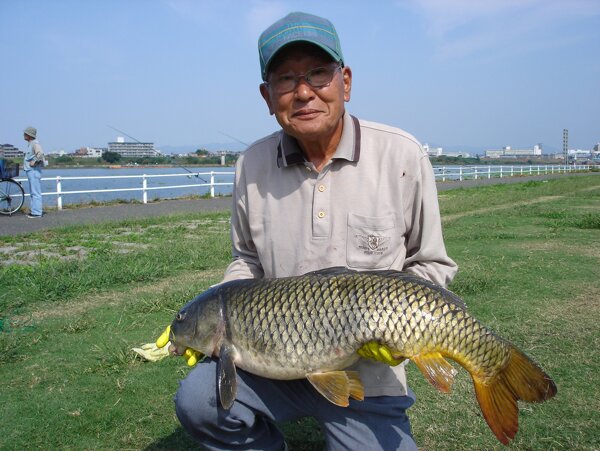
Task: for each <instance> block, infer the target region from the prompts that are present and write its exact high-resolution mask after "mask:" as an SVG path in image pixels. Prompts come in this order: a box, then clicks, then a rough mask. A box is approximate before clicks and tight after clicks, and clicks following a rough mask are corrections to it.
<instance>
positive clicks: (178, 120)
mask: <svg viewBox="0 0 600 451" xmlns="http://www.w3.org/2000/svg"><path fill="white" fill-rule="evenodd" d="M291 11H305V12H310V13H313V14H317V15H321V16H324V17H327V18H328V19H330V20H331V21H332V22H333V23H334V24H335V26H336V28H337V30H338V33H339V35H340V39H341V41H342V48H343V52H344V56H345V60H346V63H347V65H349V66H350V67H351V68H352V70H353V75H354V81H353V89H352V99H351V101H350V103H348V104H347V108H348V110H349V111H350V112H351V113H352V114H354V115H356V116H358V117H360V118H363V119H367V120H372V121H377V122H384V123H387V124H389V125H393V126H396V127H400V128H403V129H405V130H407V131H408V132H410V133H412V134H413V135H415V136H416V137H417V138H418V139H419V140H420V141H421V142H423V143H429V144H431V145H435V146H442V147H444V148H445V149H448V150H468V151H472V152H483V151H484V150H485V149H492V148H500V147H502V146H505V145H510V146H512V147H513V148H531V147H533V145H534V144H536V143H542V144H543V146H544V151H545V152H550V151H561V149H562V130H563V128H567V129H569V138H570V139H569V144H570V147H571V148H580V149H589V148H591V147H592V146H594V145H595V144H596V143H597V142H599V141H600V1H599V0H397V1H375V0H374V1H358V0H346V1H335V0H332V1H323V0H318V1H312V0H304V1H292V0H285V1H266V0H260V1H259V0H245V1H242V0H237V1H234V0H220V1H217V0H212V1H207V0H88V1H81V0H0V29H1V30H2V38H1V39H0V55H1V61H2V69H1V71H0V105H1V108H0V143H11V144H14V145H16V146H17V147H23V146H24V141H23V139H22V131H23V129H24V128H25V127H26V126H28V125H33V126H35V127H37V128H38V130H39V139H40V142H41V143H42V145H43V146H44V148H45V150H46V152H52V151H58V150H61V149H63V150H65V151H67V152H71V151H73V150H75V149H76V148H79V147H81V146H106V143H107V142H109V141H112V140H114V139H115V137H116V136H117V135H118V133H117V132H115V131H114V130H112V129H110V128H109V127H108V125H110V126H112V127H116V128H118V129H120V130H123V131H125V132H126V133H127V134H129V135H131V136H133V137H135V138H136V139H138V140H140V141H152V142H155V143H156V145H157V147H158V148H163V147H165V148H166V147H167V146H184V147H187V148H189V150H193V149H195V148H197V147H202V146H206V145H211V143H235V141H234V140H232V139H231V138H230V137H229V136H233V137H235V138H236V139H237V140H239V141H243V142H247V143H249V142H252V141H254V140H256V139H258V138H260V137H262V136H264V135H266V134H268V133H271V132H272V131H274V130H276V129H277V128H278V125H277V123H276V121H275V119H274V118H273V117H271V116H269V114H268V111H267V108H266V106H265V104H264V102H263V100H262V98H261V97H260V94H259V90H258V85H259V83H260V82H261V80H260V73H259V62H258V56H257V49H256V41H257V39H258V35H259V34H260V32H261V31H262V30H263V29H265V28H266V27H267V26H268V25H270V24H271V23H272V22H274V21H275V20H277V19H279V18H280V17H282V16H284V15H285V14H287V13H288V12H291ZM235 146H239V145H238V144H237V143H236V144H235ZM235 146H234V145H232V146H231V147H235Z"/></svg>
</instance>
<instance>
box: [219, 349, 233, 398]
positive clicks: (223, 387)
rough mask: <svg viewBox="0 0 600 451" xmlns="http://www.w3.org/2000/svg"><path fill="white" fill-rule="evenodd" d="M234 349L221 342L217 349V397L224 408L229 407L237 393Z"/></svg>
mask: <svg viewBox="0 0 600 451" xmlns="http://www.w3.org/2000/svg"><path fill="white" fill-rule="evenodd" d="M234 351H235V349H234V348H233V346H232V345H231V344H229V343H223V345H222V346H221V349H220V350H219V398H220V399H221V405H222V406H223V408H224V409H229V408H230V407H231V406H232V404H233V401H235V396H236V393H237V371H236V369H235V363H234V361H233V355H234Z"/></svg>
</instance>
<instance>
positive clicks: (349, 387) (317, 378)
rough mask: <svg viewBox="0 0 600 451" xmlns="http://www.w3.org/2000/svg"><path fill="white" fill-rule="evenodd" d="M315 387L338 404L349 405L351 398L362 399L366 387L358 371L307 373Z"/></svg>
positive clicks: (329, 399)
mask: <svg viewBox="0 0 600 451" xmlns="http://www.w3.org/2000/svg"><path fill="white" fill-rule="evenodd" d="M306 378H307V379H308V381H309V382H310V383H311V384H312V386H313V387H315V389H316V390H317V391H318V392H319V393H320V394H321V395H323V396H324V397H325V398H327V400H328V401H330V402H332V403H333V404H335V405H336V406H340V407H348V405H349V404H350V401H349V398H353V399H357V400H359V401H362V400H363V399H364V398H365V393H364V387H363V384H362V382H361V380H360V377H359V375H358V371H328V372H325V373H310V374H307V375H306Z"/></svg>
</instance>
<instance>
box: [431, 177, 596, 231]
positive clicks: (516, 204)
mask: <svg viewBox="0 0 600 451" xmlns="http://www.w3.org/2000/svg"><path fill="white" fill-rule="evenodd" d="M594 190H600V186H588V187H586V188H581V189H578V190H574V191H571V192H570V193H569V194H565V195H561V196H541V197H536V198H535V199H531V200H525V201H521V202H508V203H506V204H500V205H493V206H491V207H485V208H479V209H477V210H470V211H466V212H463V213H455V214H453V215H447V216H443V217H442V223H446V222H450V221H454V220H456V219H460V218H464V217H465V216H471V215H479V214H484V213H490V212H494V211H498V210H504V209H507V208H511V209H512V208H518V207H524V206H527V205H533V204H538V203H543V202H550V201H553V200H558V199H564V198H565V197H568V196H569V195H570V194H575V193H581V192H587V191H594Z"/></svg>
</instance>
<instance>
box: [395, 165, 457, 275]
mask: <svg viewBox="0 0 600 451" xmlns="http://www.w3.org/2000/svg"><path fill="white" fill-rule="evenodd" d="M420 166H421V178H420V180H418V181H417V185H418V186H417V187H416V189H415V195H414V199H413V206H412V207H413V208H412V212H411V214H412V217H411V221H412V225H411V228H410V233H409V235H408V237H407V242H406V261H405V266H404V268H405V269H406V270H407V271H410V272H412V273H414V274H417V275H418V276H420V277H423V278H425V279H428V280H431V281H432V282H434V283H437V284H438V285H441V286H444V287H445V286H447V285H448V284H449V283H450V282H451V281H452V279H453V277H454V275H455V274H456V271H457V269H458V267H457V265H456V263H455V262H454V261H453V260H452V259H451V258H450V257H448V255H447V254H446V246H445V245H444V237H443V235H442V222H441V217H440V209H439V204H438V198H437V188H436V185H435V177H434V174H433V168H432V167H431V163H430V162H429V158H428V157H427V156H423V157H422V158H421V159H420Z"/></svg>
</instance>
